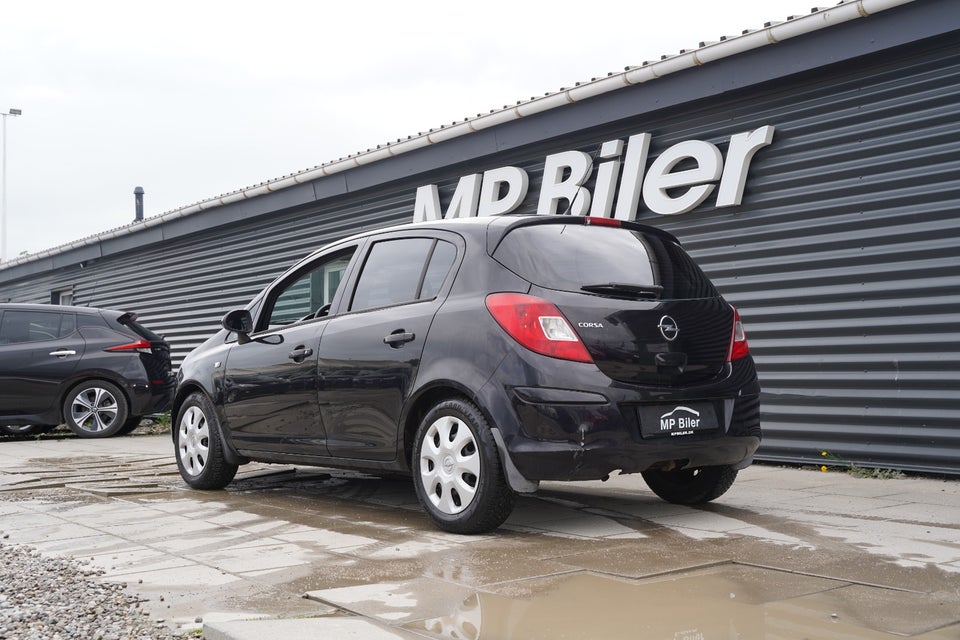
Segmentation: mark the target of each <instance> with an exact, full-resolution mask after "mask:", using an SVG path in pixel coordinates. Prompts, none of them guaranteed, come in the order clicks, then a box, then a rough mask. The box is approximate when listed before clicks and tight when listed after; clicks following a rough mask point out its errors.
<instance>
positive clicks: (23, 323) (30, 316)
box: [0, 311, 76, 344]
mask: <svg viewBox="0 0 960 640" xmlns="http://www.w3.org/2000/svg"><path fill="white" fill-rule="evenodd" d="M64 315H65V316H67V317H66V318H64V317H63V316H64ZM61 323H62V324H63V327H62V328H61ZM75 328H76V319H75V317H74V315H73V314H72V313H68V314H59V313H45V312H43V311H7V312H6V313H4V314H3V319H2V320H0V344H15V343H18V342H40V341H43V340H56V339H57V338H60V337H62V336H65V335H69V334H70V333H73V330H74V329H75Z"/></svg>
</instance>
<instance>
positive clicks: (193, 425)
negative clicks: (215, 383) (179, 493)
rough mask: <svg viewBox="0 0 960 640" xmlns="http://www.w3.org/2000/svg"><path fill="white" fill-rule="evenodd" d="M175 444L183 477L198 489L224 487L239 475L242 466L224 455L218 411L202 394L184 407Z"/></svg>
mask: <svg viewBox="0 0 960 640" xmlns="http://www.w3.org/2000/svg"><path fill="white" fill-rule="evenodd" d="M173 443H174V447H175V449H176V452H177V467H179V469H180V476H181V477H182V478H183V479H184V480H185V481H186V482H187V484H189V485H190V486H191V487H193V488H194V489H222V488H223V487H225V486H227V485H228V484H230V481H231V480H233V477H234V476H235V475H236V474H237V469H238V466H237V465H235V464H230V463H229V462H227V460H226V458H225V457H224V454H223V445H222V444H221V443H220V426H219V423H218V422H217V414H216V412H215V411H214V409H213V405H212V404H211V403H210V401H209V400H208V399H207V397H206V396H205V395H203V394H202V393H194V394H191V395H190V396H189V397H188V398H187V399H186V400H185V401H184V402H183V404H182V405H181V406H180V410H179V412H178V415H177V422H176V428H175V429H174V433H173Z"/></svg>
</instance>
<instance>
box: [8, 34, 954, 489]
mask: <svg viewBox="0 0 960 640" xmlns="http://www.w3.org/2000/svg"><path fill="white" fill-rule="evenodd" d="M956 41H957V38H955V37H947V38H943V39H942V40H941V41H939V42H937V41H929V42H928V44H927V45H925V47H926V48H925V49H923V50H921V49H920V48H901V49H897V50H890V51H886V52H883V53H880V54H876V55H873V56H870V57H868V58H862V59H859V60H855V61H848V62H846V63H843V64H838V65H835V66H833V67H828V68H823V69H820V70H818V71H816V72H809V73H805V74H803V75H798V76H794V77H792V78H787V79H782V80H779V81H776V82H770V83H767V84H766V85H762V86H759V87H757V88H754V89H753V90H750V91H739V92H736V93H734V94H730V95H727V96H726V97H724V98H723V99H722V100H720V99H718V98H716V97H712V98H710V99H709V100H701V101H698V102H694V103H691V104H688V105H686V106H685V107H683V108H676V107H674V108H671V109H669V110H666V109H661V110H660V111H657V112H652V113H648V114H644V115H643V116H641V117H633V118H629V119H624V120H620V121H619V122H617V123H612V124H609V125H607V126H606V127H603V128H602V129H599V128H591V129H590V130H588V131H581V132H578V133H574V134H572V135H569V136H565V137H563V139H559V140H558V139H556V138H554V139H552V140H541V141H538V142H537V143H535V144H532V145H529V146H527V147H525V148H523V149H520V150H517V149H514V150H512V151H511V152H510V153H509V154H500V155H489V154H488V155H485V156H483V157H469V156H465V155H464V156H459V157H458V158H457V160H458V162H459V164H457V165H451V166H450V167H449V168H448V169H447V171H446V172H445V173H444V174H438V173H437V172H436V171H431V172H430V173H429V174H426V175H419V176H418V175H412V176H411V177H410V178H409V179H408V180H404V181H394V182H391V183H389V184H388V185H387V186H382V185H381V186H380V187H379V188H377V189H371V190H369V191H367V192H359V193H358V192H349V193H347V194H344V195H336V196H331V197H330V198H329V199H327V200H325V201H323V202H320V203H319V204H317V205H308V206H306V207H305V208H300V209H293V210H286V211H276V212H275V213H271V214H268V215H263V216H260V217H256V218H252V219H246V218H244V219H240V220H238V221H237V222H236V223H235V224H232V225H227V226H225V227H221V228H218V229H213V230H206V231H202V230H199V231H197V232H196V233H195V234H192V235H190V234H187V235H179V236H178V237H176V238H174V239H170V240H166V241H164V242H162V243H160V244H150V245H147V246H144V247H143V248H142V249H141V250H139V251H136V252H131V253H127V254H123V255H119V256H108V257H105V258H102V259H100V260H96V259H90V260H87V261H86V264H85V265H84V267H83V268H82V269H81V268H80V266H79V265H78V264H76V261H74V262H73V263H71V264H70V265H68V266H63V267H62V268H61V269H60V270H59V271H56V272H51V273H48V274H45V275H43V276H33V277H30V278H26V279H24V280H23V281H21V282H20V283H14V284H13V285H11V284H9V283H8V284H6V285H0V297H12V298H13V299H14V300H17V301H38V302H45V301H48V300H49V295H50V291H51V290H54V289H60V288H64V287H67V286H73V287H74V288H75V292H76V302H77V303H78V304H90V305H98V306H107V307H114V308H122V309H131V310H136V311H138V312H140V313H141V318H142V319H143V321H144V323H145V324H147V325H148V326H150V327H151V328H153V329H154V330H156V331H158V332H160V333H163V334H165V335H166V336H167V337H168V339H170V340H171V342H172V343H173V345H174V356H175V358H177V359H179V358H182V357H183V355H185V353H186V352H187V351H188V350H189V349H191V348H193V347H194V346H196V345H197V344H199V342H201V341H202V340H203V339H204V338H206V337H207V336H209V335H210V334H212V333H213V332H214V331H215V330H216V329H217V328H218V320H219V318H220V316H221V315H222V314H223V313H224V312H225V311H227V310H229V309H230V308H233V307H237V306H242V305H243V304H245V303H246V302H247V301H249V299H250V298H251V297H252V296H253V295H254V294H255V293H256V292H257V291H258V290H259V289H260V288H261V287H262V286H263V285H264V284H266V283H267V282H269V281H270V280H271V279H272V278H273V277H275V276H276V275H277V274H279V273H280V272H281V271H283V270H284V269H285V268H286V267H287V266H289V265H290V264H292V263H293V262H294V261H295V260H297V259H298V258H300V257H301V256H303V255H304V254H306V253H308V252H309V251H311V250H313V249H315V248H318V247H319V246H322V245H323V244H325V243H326V242H329V241H330V240H333V239H337V238H340V237H343V236H346V235H349V234H351V233H354V232H356V231H358V230H360V229H362V228H366V227H371V226H384V225H387V224H393V223H396V222H404V221H407V220H409V219H410V217H411V214H412V210H413V197H414V193H415V191H416V188H417V187H418V186H420V185H422V184H426V183H431V182H438V183H439V184H440V192H441V200H442V202H443V204H444V205H446V203H447V202H448V200H449V197H450V195H451V194H452V192H453V189H454V188H455V186H456V181H457V178H458V177H459V176H460V175H461V174H462V173H472V172H479V171H483V170H485V169H489V168H493V167H499V166H504V165H508V164H512V165H515V166H520V167H523V168H525V169H526V170H527V171H528V173H529V174H530V191H529V193H530V194H531V195H530V196H528V199H527V202H526V203H525V204H524V206H523V208H522V210H523V211H526V212H531V211H535V209H536V196H535V194H536V193H537V192H538V191H539V185H540V181H541V178H542V176H541V172H542V163H543V157H544V155H545V154H547V153H552V152H556V151H560V150H566V149H573V148H579V149H581V150H584V151H587V152H591V153H592V152H594V151H596V149H597V146H598V145H599V144H600V143H601V142H603V141H605V140H610V139H613V138H618V137H619V138H626V137H627V136H629V135H631V134H635V133H639V132H643V131H648V132H651V133H652V134H653V145H652V148H651V161H652V159H653V158H655V157H656V155H657V154H658V153H660V152H661V151H662V150H663V149H665V148H667V147H668V146H670V145H672V144H674V143H676V142H680V141H682V140H688V139H704V140H710V141H711V142H714V143H715V144H717V145H718V146H720V148H721V149H724V148H725V144H726V141H727V140H728V139H729V136H730V135H732V134H734V133H738V132H742V131H747V130H751V129H755V128H757V127H760V126H764V125H774V126H775V127H776V135H775V138H774V142H773V144H772V145H771V146H769V147H767V148H764V149H763V150H761V151H760V152H759V153H758V155H757V156H756V158H755V159H754V161H753V164H752V168H751V170H750V172H749V178H748V181H747V191H746V195H745V198H744V203H743V205H742V206H739V207H732V208H728V209H713V208H712V205H711V203H712V200H708V201H707V204H705V205H703V206H701V207H700V208H699V209H698V210H697V211H695V212H693V213H689V214H684V215H678V216H657V215H654V214H651V213H649V212H645V213H641V215H640V219H641V221H644V222H648V223H650V224H654V225H657V226H661V227H663V228H665V229H667V230H669V231H671V232H673V233H675V234H676V235H677V236H678V237H680V238H681V239H682V240H683V242H684V244H685V245H686V246H687V248H688V249H689V250H690V252H691V253H692V254H693V255H694V256H695V257H696V258H697V260H698V261H699V262H700V264H701V265H703V266H704V268H705V269H706V270H707V272H708V273H709V274H710V275H711V277H712V278H714V280H715V282H716V283H717V285H718V286H719V288H720V289H721V290H722V291H723V292H724V294H725V295H726V296H727V298H728V299H729V300H730V301H731V302H733V303H734V304H736V305H737V306H738V307H739V308H740V309H741V311H742V314H743V317H744V320H745V322H746V324H747V331H748V337H749V340H750V344H751V347H752V351H753V353H754V356H755V358H756V360H757V363H758V368H759V370H760V375H761V383H762V385H763V388H764V393H763V427H764V432H765V440H764V444H763V446H762V448H761V452H760V457H761V458H762V459H767V460H787V461H794V462H796V461H814V460H817V461H819V460H821V457H820V452H821V451H829V452H830V453H831V454H832V455H835V456H839V457H841V458H843V459H846V460H849V461H850V462H854V463H857V464H862V465H865V466H881V467H897V468H901V469H915V470H925V471H942V472H949V473H960V383H958V379H960V328H958V326H960V325H958V320H960V258H958V250H957V248H956V247H957V246H958V245H960V237H958V236H960V221H958V220H960V218H958V216H957V215H956V211H957V208H958V207H957V205H958V204H960V178H958V176H960V109H958V108H957V106H956V105H958V104H960V95H958V94H960V47H958V45H956V44H954V42H956ZM635 90H636V91H638V92H639V91H643V90H644V89H643V88H642V87H638V88H636V89H635ZM631 91H634V90H633V89H629V90H624V92H621V93H619V94H618V95H617V96H615V100H616V101H617V103H622V102H623V101H624V100H625V99H626V98H627V97H628V96H629V92H631ZM613 99H614V98H611V100H613ZM598 108H600V101H598V102H597V103H595V104H593V105H591V109H593V110H596V109H598ZM522 124H523V123H515V124H514V125H512V126H513V128H514V129H515V128H516V127H519V126H521V125H522ZM526 126H529V127H533V128H534V130H535V128H536V120H535V119H533V118H531V120H530V121H529V122H528V123H526ZM528 133H529V132H528ZM395 162H403V158H398V159H397V160H396V161H395ZM648 165H649V163H648ZM590 186H592V185H590ZM220 213H222V212H220ZM199 215H201V216H202V215H204V214H199ZM167 237H170V236H167ZM94 257H95V254H94Z"/></svg>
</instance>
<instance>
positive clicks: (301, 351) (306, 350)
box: [287, 345, 313, 362]
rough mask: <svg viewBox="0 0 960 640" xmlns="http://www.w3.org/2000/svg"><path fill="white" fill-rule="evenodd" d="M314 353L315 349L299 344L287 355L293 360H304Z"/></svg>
mask: <svg viewBox="0 0 960 640" xmlns="http://www.w3.org/2000/svg"><path fill="white" fill-rule="evenodd" d="M312 355H313V349H311V348H310V347H304V346H302V345H301V346H299V347H297V348H296V349H294V350H293V351H291V352H290V353H288V354H287V357H288V358H290V359H291V360H293V361H294V362H303V361H304V360H306V359H307V358H309V357H310V356H312Z"/></svg>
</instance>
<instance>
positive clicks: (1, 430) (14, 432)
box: [0, 424, 54, 436]
mask: <svg viewBox="0 0 960 640" xmlns="http://www.w3.org/2000/svg"><path fill="white" fill-rule="evenodd" d="M53 428H54V427H53V425H48V424H0V435H5V436H33V435H36V434H38V433H46V432H47V431H50V430H51V429H53Z"/></svg>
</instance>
